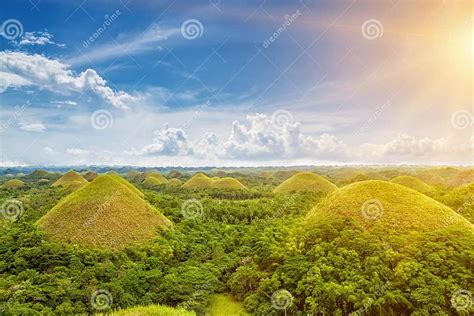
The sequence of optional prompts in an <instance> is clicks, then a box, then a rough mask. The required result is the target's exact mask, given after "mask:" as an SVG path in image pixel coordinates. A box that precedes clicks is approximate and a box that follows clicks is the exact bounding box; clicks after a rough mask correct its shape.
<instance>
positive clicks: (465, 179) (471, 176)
mask: <svg viewBox="0 0 474 316" xmlns="http://www.w3.org/2000/svg"><path fill="white" fill-rule="evenodd" d="M473 181H474V169H466V170H462V171H460V172H459V173H458V174H456V175H455V176H454V177H452V178H449V179H448V180H447V183H448V184H449V185H451V186H462V185H465V184H469V183H471V182H473Z"/></svg>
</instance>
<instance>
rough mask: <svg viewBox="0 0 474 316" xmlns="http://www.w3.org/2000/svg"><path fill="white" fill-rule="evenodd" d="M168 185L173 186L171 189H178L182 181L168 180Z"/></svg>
mask: <svg viewBox="0 0 474 316" xmlns="http://www.w3.org/2000/svg"><path fill="white" fill-rule="evenodd" d="M168 184H169V185H171V186H173V187H180V186H182V185H183V181H181V180H179V179H170V180H169V181H168Z"/></svg>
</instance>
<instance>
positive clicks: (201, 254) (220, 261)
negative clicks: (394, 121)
mask: <svg viewBox="0 0 474 316" xmlns="http://www.w3.org/2000/svg"><path fill="white" fill-rule="evenodd" d="M84 171H85V170H84ZM315 171H316V173H318V174H319V175H321V177H323V178H324V179H327V180H328V181H331V182H332V183H334V184H336V186H337V187H338V188H336V186H335V191H334V193H328V192H310V191H309V190H304V191H299V190H294V191H292V192H288V193H287V192H283V193H282V192H274V188H275V187H276V186H277V185H278V184H280V183H282V182H283V181H284V180H286V179H288V178H289V177H290V176H291V175H294V174H295V173H296V171H274V170H271V172H270V171H269V172H261V171H258V172H257V171H248V170H246V171H235V172H232V171H228V172H222V171H221V172H220V174H218V173H216V172H214V173H209V172H208V173H209V178H210V179H211V180H212V179H213V178H211V177H212V176H214V177H216V178H214V180H212V181H214V182H209V183H211V184H210V185H209V187H202V188H201V187H200V188H189V187H182V186H180V185H169V184H168V183H167V180H169V179H170V178H179V179H180V181H182V182H183V183H184V182H186V181H188V180H189V179H190V178H191V176H192V175H193V173H189V172H177V171H175V172H174V173H168V174H166V173H163V174H164V175H165V176H164V177H163V178H164V179H165V180H163V181H165V182H164V183H158V184H149V181H148V182H145V180H146V179H145V177H141V176H140V175H141V173H139V172H137V174H131V173H129V174H127V173H125V172H123V173H121V176H122V178H124V179H127V180H128V181H129V182H130V183H132V184H133V185H134V186H135V187H136V188H138V189H139V191H140V192H141V193H143V199H144V200H146V201H147V202H148V203H149V204H150V205H152V206H153V207H154V208H155V209H156V210H157V211H158V212H160V213H161V214H163V215H164V216H165V217H166V218H167V219H168V220H169V221H170V223H172V224H171V225H172V226H170V227H169V228H167V229H163V230H160V231H159V232H158V233H157V234H156V235H155V236H154V237H153V238H152V239H150V240H149V241H148V242H143V243H133V244H128V245H126V246H124V247H120V248H119V249H112V248H107V247H100V246H98V247H91V246H87V247H86V246H83V245H80V244H79V243H72V242H58V241H57V240H55V239H54V238H50V236H49V235H48V233H47V231H45V230H44V229H43V228H42V227H41V225H38V221H39V220H40V219H41V218H42V217H43V216H44V215H45V214H47V213H48V212H49V211H50V210H51V209H52V208H54V207H55V206H56V205H58V203H60V201H62V200H64V199H65V198H66V197H67V196H68V195H70V194H74V192H75V191H76V190H77V192H79V191H80V190H84V189H82V188H79V189H78V188H77V187H78V186H79V187H80V185H79V184H77V183H76V184H74V185H68V186H66V185H57V186H54V185H51V184H54V183H55V181H57V180H58V179H59V177H60V176H61V174H58V173H52V172H45V173H40V172H36V173H34V172H33V173H31V174H27V175H24V174H22V175H20V176H17V175H15V176H13V175H12V174H5V173H4V175H3V176H2V183H4V184H6V183H7V182H8V181H9V180H11V179H12V178H13V177H14V178H18V179H20V180H21V181H22V184H21V185H3V186H2V188H1V189H0V197H1V200H0V202H2V203H3V206H2V215H3V218H1V219H0V221H1V234H0V314H2V315H73V314H74V315H77V314H95V313H109V312H112V311H118V310H124V309H127V308H133V307H135V308H136V307H137V306H144V307H145V306H149V305H156V304H158V305H163V308H165V307H164V306H169V307H173V308H176V309H175V310H174V311H175V312H173V311H169V312H165V311H163V315H168V314H166V313H169V315H173V314H175V315H185V313H186V311H189V313H190V315H191V313H193V312H194V313H196V314H197V315H205V314H206V313H208V312H209V308H210V306H211V305H212V304H213V302H214V299H215V298H216V295H217V296H218V295H221V296H220V297H221V298H222V297H231V298H232V299H233V300H235V301H237V302H240V305H241V306H242V310H245V313H249V314H252V315H472V313H473V312H474V305H473V303H472V293H474V273H473V269H474V266H473V263H474V233H473V229H472V224H471V223H472V220H473V218H474V216H473V212H474V187H473V184H472V182H471V184H469V182H468V180H469V179H468V180H465V179H464V180H463V181H462V182H461V183H458V184H454V185H453V184H450V183H430V184H429V185H430V187H431V190H430V191H429V192H425V193H424V194H423V197H424V198H426V200H423V203H425V204H426V203H433V207H435V206H436V207H437V208H438V209H440V208H441V207H443V210H444V207H445V206H446V209H447V208H448V207H449V208H450V210H454V211H455V212H457V213H458V214H460V215H462V216H463V218H462V220H463V223H464V221H465V222H467V223H468V224H463V225H444V223H445V222H446V221H450V220H452V217H449V219H442V220H443V223H441V224H440V226H436V225H438V223H436V225H435V224H433V226H431V227H432V229H429V230H424V231H423V232H422V233H420V232H419V231H418V232H417V231H414V230H410V231H408V232H405V231H403V233H393V232H392V231H391V230H390V229H391V228H390V229H389V228H386V227H384V232H383V233H379V232H378V231H376V230H375V228H374V229H372V226H371V227H369V228H367V226H366V224H365V223H366V222H361V221H359V220H358V219H356V218H353V217H350V216H334V217H331V216H329V217H328V216H326V217H318V219H317V220H312V217H308V214H312V213H311V212H313V213H314V212H316V213H317V212H318V208H321V209H323V208H325V207H332V208H331V209H335V208H336V209H337V207H346V206H345V205H334V203H336V204H337V203H338V202H337V201H340V200H335V198H336V197H337V194H339V195H341V194H342V193H344V192H345V191H343V190H347V192H349V189H350V188H349V189H345V188H346V187H348V186H351V185H354V184H357V183H359V182H360V183H362V182H364V183H365V182H370V180H372V181H384V182H387V183H389V181H390V179H392V178H395V177H396V176H400V175H410V176H417V177H418V178H419V179H425V181H426V182H428V181H427V180H426V175H430V174H431V175H437V176H438V174H439V173H440V171H439V169H435V170H422V171H419V170H411V169H370V170H355V171H354V170H349V171H350V172H348V170H343V169H340V168H339V169H337V168H334V169H330V168H328V169H324V170H322V169H321V170H315ZM461 172H464V171H459V172H458V174H459V173H461ZM84 173H85V172H83V174H84ZM471 174H472V171H471ZM113 176H114V177H115V176H116V175H113ZM217 176H220V177H223V176H227V177H232V178H233V179H237V180H238V181H240V182H241V183H242V184H243V186H245V189H233V188H225V187H224V188H221V187H216V185H215V183H217V181H218V179H217ZM423 176H425V178H423ZM157 178H158V177H157ZM98 179H100V177H99V178H98ZM216 179H217V180H216ZM445 179H453V177H451V176H449V177H446V178H445ZM91 181H92V182H91V183H90V184H92V183H94V181H98V180H91ZM206 181H207V180H206ZM325 181H326V180H325ZM471 181H472V180H471ZM73 182H74V181H73ZM86 182H87V181H86ZM90 184H85V185H86V186H87V185H90ZM81 185H84V184H81ZM296 185H297V186H298V185H300V184H296ZM387 185H388V184H387ZM390 185H393V186H397V188H398V187H401V185H400V184H392V183H390ZM379 187H380V185H379ZM341 188H342V189H341ZM341 190H342V191H341ZM400 190H401V191H400V192H403V194H405V193H404V192H405V191H404V190H407V191H406V192H407V193H406V194H412V195H410V196H414V197H418V195H420V196H421V195H422V193H418V192H415V190H413V189H406V188H405V187H403V189H400ZM338 192H342V193H338ZM347 194H349V193H347ZM387 194H389V193H387ZM400 194H402V193H400ZM349 200H350V201H352V200H351V199H350V198H349ZM384 201H385V200H384ZM384 203H385V202H384ZM404 203H405V204H406V207H407V208H410V205H414V204H416V203H418V202H417V201H412V200H407V201H405V202H403V201H402V204H404ZM420 203H421V202H420ZM441 203H442V204H443V205H442V206H441ZM329 204H331V205H329ZM385 204H386V203H385ZM420 205H421V204H420ZM423 205H424V204H423ZM430 207H432V206H431V204H430V205H427V206H426V210H427V211H428V210H430ZM385 208H386V209H385V213H386V214H387V216H388V214H389V212H388V209H389V208H388V207H387V206H385ZM421 208H423V207H421ZM453 214H454V213H453ZM435 215H436V213H431V214H427V215H426V216H427V217H426V218H418V219H417V220H418V221H421V222H423V221H424V222H430V221H431V219H429V218H430V216H435ZM455 215H456V214H455ZM99 216H100V215H99ZM382 216H384V215H382ZM456 216H458V215H456ZM459 217H460V216H459ZM130 220H132V221H133V219H130ZM468 220H469V221H471V223H469V222H468ZM440 221H441V219H440ZM430 223H431V222H430ZM370 225H372V224H370ZM469 225H470V226H469ZM394 229H399V227H398V226H397V227H395V228H394ZM110 237H111V238H113V236H110ZM223 295H225V296H223ZM155 308H158V307H155ZM180 313H181V314H180ZM243 313H244V312H242V314H243ZM132 314H133V312H130V315H132ZM151 314H152V313H151V312H150V315H151ZM155 314H160V312H159V311H158V309H157V310H156V311H155ZM117 315H118V314H117ZM120 315H122V314H120ZM124 315H125V314H124ZM216 315H217V314H216ZM222 315H224V313H223V314H222Z"/></svg>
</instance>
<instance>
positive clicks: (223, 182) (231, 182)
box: [212, 177, 247, 190]
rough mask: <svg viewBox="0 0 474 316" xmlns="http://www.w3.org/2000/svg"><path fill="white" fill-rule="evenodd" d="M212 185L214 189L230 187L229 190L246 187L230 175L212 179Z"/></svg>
mask: <svg viewBox="0 0 474 316" xmlns="http://www.w3.org/2000/svg"><path fill="white" fill-rule="evenodd" d="M212 187H213V188H216V189H231V190H245V189H247V188H246V187H245V185H243V184H242V183H240V181H239V180H237V179H234V178H231V177H225V178H220V179H216V180H214V181H213V183H212Z"/></svg>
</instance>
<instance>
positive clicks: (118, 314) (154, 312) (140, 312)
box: [96, 305, 196, 316]
mask: <svg viewBox="0 0 474 316" xmlns="http://www.w3.org/2000/svg"><path fill="white" fill-rule="evenodd" d="M99 315H103V314H96V316H99ZM108 315H112V316H196V313H195V312H193V311H188V310H185V309H182V308H173V307H169V306H163V305H149V306H138V307H131V308H127V309H123V310H120V311H115V312H112V313H110V314H108Z"/></svg>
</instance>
